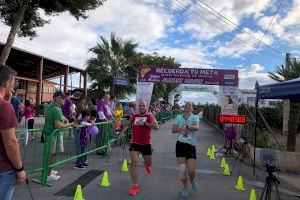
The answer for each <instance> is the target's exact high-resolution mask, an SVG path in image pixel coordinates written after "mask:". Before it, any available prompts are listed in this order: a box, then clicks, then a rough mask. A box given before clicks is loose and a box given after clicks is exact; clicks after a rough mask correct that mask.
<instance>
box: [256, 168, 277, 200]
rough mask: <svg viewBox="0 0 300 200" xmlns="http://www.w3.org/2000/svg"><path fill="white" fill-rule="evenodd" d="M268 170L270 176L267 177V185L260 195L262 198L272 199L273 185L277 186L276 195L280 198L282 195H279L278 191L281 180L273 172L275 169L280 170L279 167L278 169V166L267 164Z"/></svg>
mask: <svg viewBox="0 0 300 200" xmlns="http://www.w3.org/2000/svg"><path fill="white" fill-rule="evenodd" d="M266 167H267V172H268V176H267V177H266V182H265V186H264V188H263V191H262V193H261V195H260V198H259V199H260V200H263V198H264V197H265V198H264V199H265V200H271V199H272V197H271V196H272V188H273V185H274V186H275V193H276V194H275V195H276V200H280V196H279V192H278V184H280V181H279V180H278V179H277V178H276V177H275V176H274V174H273V172H274V171H279V169H277V168H276V167H273V166H270V165H267V166H266Z"/></svg>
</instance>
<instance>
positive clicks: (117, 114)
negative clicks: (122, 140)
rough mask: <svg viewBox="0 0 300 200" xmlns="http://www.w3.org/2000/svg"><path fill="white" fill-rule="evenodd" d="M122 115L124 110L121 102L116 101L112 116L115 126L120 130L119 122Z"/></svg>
mask: <svg viewBox="0 0 300 200" xmlns="http://www.w3.org/2000/svg"><path fill="white" fill-rule="evenodd" d="M123 116H124V112H123V108H122V104H120V103H118V104H117V106H116V108H115V111H114V117H115V119H116V122H115V128H116V130H117V131H120V130H121V122H122V118H123Z"/></svg>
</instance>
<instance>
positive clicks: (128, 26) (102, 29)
mask: <svg viewBox="0 0 300 200" xmlns="http://www.w3.org/2000/svg"><path fill="white" fill-rule="evenodd" d="M154 3H155V4H154ZM159 3H160V2H159V1H156V2H155V1H150V0H148V1H146V0H144V1H135V0H126V1H124V0H114V1H107V2H105V3H104V5H103V6H100V7H99V8H97V9H96V10H93V11H90V12H88V13H87V14H88V15H89V18H87V19H86V20H83V19H80V20H79V21H77V20H76V19H75V18H74V17H72V16H70V15H69V14H68V13H62V14H60V15H58V16H53V17H50V18H49V19H50V20H51V22H50V24H47V25H45V26H44V27H41V28H38V29H37V32H38V37H36V38H34V39H33V40H29V39H28V38H18V37H17V38H16V39H15V42H14V46H17V47H19V48H23V49H26V50H28V51H31V52H34V53H37V54H41V55H43V56H46V57H49V58H52V59H55V60H58V61H60V62H64V63H67V64H70V65H74V66H76V67H80V68H85V62H86V60H87V59H88V58H89V57H90V56H91V55H89V54H88V49H89V48H91V47H93V46H95V45H96V43H97V41H98V40H99V36H100V35H103V36H105V37H107V38H109V37H110V33H111V32H115V33H116V34H117V35H118V36H120V37H121V38H123V39H133V40H134V41H135V42H138V43H141V44H142V45H146V44H151V43H155V42H156V41H157V40H159V39H160V38H162V37H164V36H165V32H166V28H167V26H169V25H170V24H171V23H172V19H171V17H170V16H169V15H167V14H165V13H166V12H162V11H161V9H162V8H161V7H160V6H158V7H157V6H156V7H155V5H158V4H159ZM0 28H1V38H0V41H1V42H5V40H6V38H7V35H8V32H9V28H8V27H7V26H6V25H4V24H2V23H0Z"/></svg>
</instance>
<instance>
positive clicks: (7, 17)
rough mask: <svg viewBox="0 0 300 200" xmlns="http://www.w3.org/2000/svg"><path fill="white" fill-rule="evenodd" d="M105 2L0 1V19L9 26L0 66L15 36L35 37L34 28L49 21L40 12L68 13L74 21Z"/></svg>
mask: <svg viewBox="0 0 300 200" xmlns="http://www.w3.org/2000/svg"><path fill="white" fill-rule="evenodd" d="M104 1H105V0H85V1H82V0H55V1H49V0H14V1H13V0H1V1H0V19H1V21H2V22H4V23H5V24H6V25H8V26H10V27H11V29H10V32H9V35H8V37H7V40H6V44H5V46H4V48H3V50H2V53H1V56H0V65H3V64H5V62H6V60H7V58H8V56H9V53H10V50H11V48H12V45H13V43H14V39H15V37H16V34H17V33H18V35H19V36H22V37H30V38H31V39H32V38H33V37H35V36H37V33H36V30H35V29H36V28H37V27H42V26H44V25H45V24H46V23H49V20H46V19H45V18H43V17H42V16H41V14H40V13H41V12H40V11H41V10H43V11H44V13H45V15H47V16H51V15H57V14H58V13H62V12H67V11H68V12H69V13H70V14H71V15H72V16H74V17H75V18H76V19H79V18H86V17H87V15H86V14H85V12H86V11H88V10H92V9H95V8H96V7H98V6H100V5H102V4H103V2H104Z"/></svg>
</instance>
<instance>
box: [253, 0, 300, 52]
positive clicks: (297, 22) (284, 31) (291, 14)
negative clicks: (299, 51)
mask: <svg viewBox="0 0 300 200" xmlns="http://www.w3.org/2000/svg"><path fill="white" fill-rule="evenodd" d="M283 2H284V3H283V5H282V6H281V10H282V12H281V13H279V14H277V15H276V17H275V18H274V20H273V23H272V26H271V28H270V31H271V32H272V33H273V34H274V35H275V36H276V37H277V38H278V39H280V40H281V41H284V42H287V43H288V44H289V45H291V46H292V45H294V46H295V45H296V46H299V45H300V35H299V32H300V12H299V10H300V0H293V1H292V3H291V5H290V6H289V7H288V8H287V9H284V7H286V6H288V2H285V1H283ZM271 18H272V16H263V17H261V18H260V19H259V21H258V25H260V26H261V27H262V28H263V29H266V28H267V26H268V25H269V22H270V20H271Z"/></svg>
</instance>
